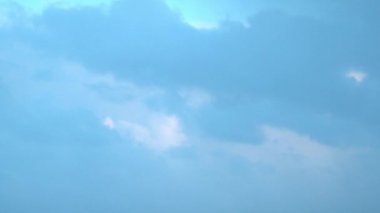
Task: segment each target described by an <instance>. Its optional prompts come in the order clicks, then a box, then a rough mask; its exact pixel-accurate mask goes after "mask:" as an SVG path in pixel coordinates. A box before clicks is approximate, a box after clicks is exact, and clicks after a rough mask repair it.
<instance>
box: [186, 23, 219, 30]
mask: <svg viewBox="0 0 380 213" xmlns="http://www.w3.org/2000/svg"><path fill="white" fill-rule="evenodd" d="M185 23H186V24H188V25H190V26H191V27H192V28H194V29H196V30H217V29H219V24H217V23H213V22H207V21H185Z"/></svg>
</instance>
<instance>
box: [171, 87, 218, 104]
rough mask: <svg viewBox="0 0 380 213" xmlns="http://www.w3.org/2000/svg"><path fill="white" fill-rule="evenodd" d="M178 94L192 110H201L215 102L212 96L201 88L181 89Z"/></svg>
mask: <svg viewBox="0 0 380 213" xmlns="http://www.w3.org/2000/svg"><path fill="white" fill-rule="evenodd" d="M178 94H179V96H180V97H181V98H183V100H184V101H185V103H186V105H187V106H189V107H192V108H201V107H203V106H205V105H208V104H210V103H211V102H212V101H213V100H214V97H212V95H210V94H209V93H208V92H206V91H204V90H202V89H199V88H187V89H181V90H179V91H178Z"/></svg>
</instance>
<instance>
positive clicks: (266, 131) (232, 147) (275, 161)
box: [227, 126, 355, 170]
mask: <svg viewBox="0 0 380 213" xmlns="http://www.w3.org/2000/svg"><path fill="white" fill-rule="evenodd" d="M261 132H262V134H263V136H264V138H263V141H262V143H260V144H257V145H252V144H233V143H232V144H229V145H227V150H229V151H230V152H232V153H234V154H236V155H239V156H242V157H244V158H246V159H248V160H250V161H251V162H253V163H255V164H264V165H269V166H273V167H275V168H278V169H294V168H298V169H305V170H314V169H337V168H338V166H340V165H341V163H343V162H344V160H347V159H349V157H350V156H352V155H353V154H354V153H355V150H354V149H349V148H348V149H344V148H336V147H333V146H329V145H326V144H322V143H320V142H318V141H316V140H314V139H313V138H310V137H309V136H306V135H303V134H299V133H297V132H294V131H292V130H288V129H283V128H275V127H271V126H264V127H262V128H261Z"/></svg>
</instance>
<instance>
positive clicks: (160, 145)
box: [117, 115, 187, 151]
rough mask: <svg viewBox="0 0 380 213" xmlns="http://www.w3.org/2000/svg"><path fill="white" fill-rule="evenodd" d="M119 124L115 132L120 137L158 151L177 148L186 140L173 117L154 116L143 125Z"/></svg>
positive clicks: (177, 121)
mask: <svg viewBox="0 0 380 213" xmlns="http://www.w3.org/2000/svg"><path fill="white" fill-rule="evenodd" d="M119 124H120V128H117V130H119V131H120V132H121V134H122V135H125V136H127V137H130V138H132V139H133V140H134V141H136V142H138V143H141V144H143V145H146V146H148V147H150V148H153V149H155V150H159V151H164V150H167V149H170V148H175V147H178V146H180V145H182V144H183V143H185V141H186V138H187V136H186V135H185V133H184V132H183V130H182V127H181V124H180V121H179V120H178V118H177V117H176V116H173V115H161V116H155V117H154V118H151V120H148V121H145V123H133V122H129V121H124V120H122V121H119Z"/></svg>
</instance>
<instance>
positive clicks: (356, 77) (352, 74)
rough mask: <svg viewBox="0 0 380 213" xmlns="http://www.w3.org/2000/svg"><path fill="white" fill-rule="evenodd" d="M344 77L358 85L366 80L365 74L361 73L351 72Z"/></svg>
mask: <svg viewBox="0 0 380 213" xmlns="http://www.w3.org/2000/svg"><path fill="white" fill-rule="evenodd" d="M346 77H347V78H350V79H352V80H354V81H356V83H359V84H360V83H363V81H364V80H365V79H366V78H367V74H366V73H365V72H362V71H357V70H352V71H349V72H348V73H347V74H346Z"/></svg>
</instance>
